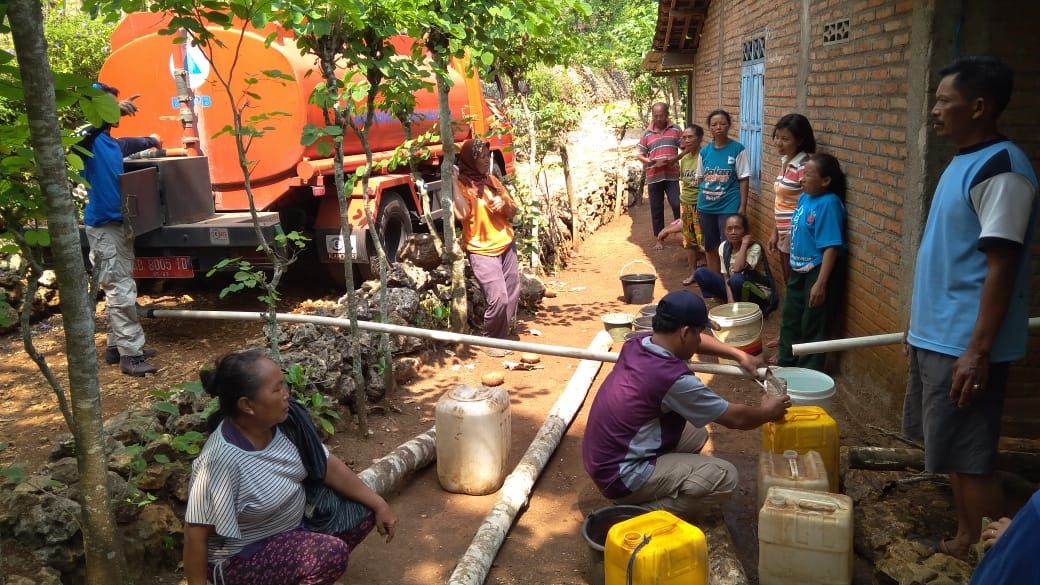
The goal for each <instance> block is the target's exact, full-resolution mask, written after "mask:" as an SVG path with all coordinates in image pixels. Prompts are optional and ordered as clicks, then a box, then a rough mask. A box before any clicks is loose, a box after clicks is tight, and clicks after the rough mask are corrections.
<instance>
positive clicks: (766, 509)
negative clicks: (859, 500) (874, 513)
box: [758, 487, 853, 585]
mask: <svg viewBox="0 0 1040 585" xmlns="http://www.w3.org/2000/svg"><path fill="white" fill-rule="evenodd" d="M852 560H853V557H852V498H850V497H848V496H845V495H842V494H825V493H820V492H808V491H804V490H794V489H785V488H779V487H773V488H770V489H769V493H768V494H767V495H766V501H765V504H764V505H763V506H762V509H761V510H760V511H759V513H758V582H759V583H760V584H761V585H802V584H804V583H812V584H814V585H848V584H849V583H851V582H852Z"/></svg>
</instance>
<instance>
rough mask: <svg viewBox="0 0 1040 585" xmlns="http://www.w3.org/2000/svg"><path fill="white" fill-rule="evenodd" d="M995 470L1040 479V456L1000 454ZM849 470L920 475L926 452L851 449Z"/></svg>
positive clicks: (885, 448)
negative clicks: (902, 472)
mask: <svg viewBox="0 0 1040 585" xmlns="http://www.w3.org/2000/svg"><path fill="white" fill-rule="evenodd" d="M995 468H996V469H997V470H998V471H1010V472H1013V473H1016V474H1020V475H1024V476H1026V477H1035V476H1037V475H1040V454H1038V453H1026V452H1022V451H997V462H996V465H995ZM849 469H870V470H873V471H920V470H922V469H924V451H922V450H920V449H902V448H890V447H849Z"/></svg>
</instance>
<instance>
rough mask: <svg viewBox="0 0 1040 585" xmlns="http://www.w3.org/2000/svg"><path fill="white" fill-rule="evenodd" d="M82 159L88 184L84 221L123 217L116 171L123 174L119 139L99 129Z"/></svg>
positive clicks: (101, 222)
mask: <svg viewBox="0 0 1040 585" xmlns="http://www.w3.org/2000/svg"><path fill="white" fill-rule="evenodd" d="M90 152H91V154H92V155H93V156H91V157H88V158H85V159H84V161H83V167H84V168H83V178H84V179H86V180H87V183H89V184H90V188H89V189H88V190H87V208H86V209H85V210H84V213H83V223H85V224H87V225H89V226H91V227H99V226H103V225H105V224H106V223H111V222H114V221H115V222H121V221H123V203H122V199H121V197H120V192H119V175H121V174H123V150H122V148H121V146H120V144H119V142H118V141H117V140H116V139H115V138H112V137H111V136H109V135H108V133H107V132H101V133H99V134H98V135H97V137H96V138H94V142H93V145H92V148H91V149H90Z"/></svg>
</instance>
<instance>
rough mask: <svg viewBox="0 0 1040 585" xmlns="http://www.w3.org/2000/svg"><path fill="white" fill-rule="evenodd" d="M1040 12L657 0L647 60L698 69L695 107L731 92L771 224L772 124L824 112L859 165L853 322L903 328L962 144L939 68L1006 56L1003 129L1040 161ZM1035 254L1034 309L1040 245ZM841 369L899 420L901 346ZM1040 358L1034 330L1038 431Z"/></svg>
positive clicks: (1025, 372)
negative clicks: (948, 138) (932, 122)
mask: <svg viewBox="0 0 1040 585" xmlns="http://www.w3.org/2000/svg"><path fill="white" fill-rule="evenodd" d="M1037 22H1040V2H1016V1H1014V0H989V1H984V0H958V1H956V2H953V1H950V2H939V1H936V0H915V1H911V0H900V1H892V0H773V1H770V2H763V1H753V0H730V1H725V0H714V1H711V0H661V1H660V3H659V15H658V24H657V30H656V35H655V38H654V40H653V42H652V47H651V50H650V52H649V53H648V54H647V56H646V59H645V61H644V66H645V67H647V68H648V69H651V70H653V71H656V72H657V73H658V74H661V75H675V76H681V78H685V79H686V80H687V83H688V86H687V87H688V88H690V89H691V90H692V91H690V92H689V93H690V94H691V95H692V96H693V99H692V100H691V103H690V110H691V113H692V119H693V120H694V122H695V123H698V124H701V125H702V126H704V120H703V118H704V116H705V115H707V113H708V112H710V111H711V110H714V109H716V108H720V107H721V108H724V109H726V110H728V111H729V112H730V113H731V114H732V115H733V123H734V129H733V132H734V136H735V137H736V138H737V139H738V140H740V141H741V142H743V143H744V144H745V146H746V147H748V149H749V151H750V153H751V154H752V159H753V164H752V168H753V176H752V181H751V183H752V188H751V190H752V195H751V199H750V204H749V214H750V215H751V218H750V219H751V221H752V224H753V228H752V229H753V231H755V232H756V234H757V235H758V236H759V237H767V236H768V234H769V230H770V229H771V226H772V205H773V192H772V182H773V177H775V176H776V174H777V168H778V164H779V160H778V157H777V156H776V154H775V150H774V148H773V141H772V129H773V125H774V124H775V122H776V121H777V120H778V119H779V118H780V117H781V116H783V115H784V114H787V113H791V112H798V113H801V114H804V115H805V116H807V117H808V118H809V120H811V121H812V124H813V128H814V129H815V132H816V137H817V141H818V143H819V145H820V149H821V150H824V151H826V152H829V153H831V154H833V155H835V156H837V157H838V159H839V160H840V161H841V162H842V165H843V167H844V168H845V170H846V173H847V175H848V178H849V193H848V199H847V207H848V216H849V220H848V227H849V245H850V251H849V279H848V288H847V290H848V292H847V295H846V296H847V299H846V303H845V305H846V307H847V308H846V314H845V318H844V319H843V323H844V330H843V335H844V336H860V335H873V334H879V333H889V332H895V331H902V330H903V329H904V328H905V325H906V321H907V316H908V307H909V304H910V295H911V286H912V277H913V268H914V261H915V256H916V251H917V245H918V243H919V241H920V237H921V232H922V229H923V227H924V221H925V218H926V214H927V211H928V204H929V202H930V200H931V195H932V192H933V190H934V186H935V184H936V182H937V181H938V178H939V176H940V174H941V173H942V170H943V169H944V168H945V166H946V163H947V162H948V161H949V159H950V157H951V156H952V152H953V150H952V147H950V145H948V144H946V143H945V142H944V141H943V140H942V139H940V138H938V137H936V136H935V135H934V133H933V132H932V131H931V129H930V127H929V125H928V112H929V110H930V109H931V107H932V104H933V94H934V90H935V86H936V84H937V83H938V79H937V78H936V73H935V72H936V71H937V70H938V69H939V68H941V67H942V66H943V65H945V64H947V63H948V62H950V61H952V60H953V59H954V58H955V57H957V56H959V55H969V54H991V55H996V56H999V57H1001V58H1003V59H1004V60H1006V61H1007V62H1008V63H1009V64H1010V65H1011V66H1012V67H1013V68H1014V70H1015V73H1016V77H1015V93H1014V95H1013V96H1012V99H1011V104H1010V106H1009V107H1008V109H1007V111H1005V112H1004V114H1003V116H1002V117H1001V129H1002V130H1003V132H1004V133H1005V134H1006V135H1008V136H1009V137H1010V138H1012V139H1013V140H1015V141H1016V142H1017V143H1018V144H1019V145H1020V146H1022V147H1023V148H1024V149H1025V150H1026V152H1027V153H1029V155H1030V157H1031V158H1032V160H1033V161H1034V165H1035V167H1036V168H1037V169H1040V114H1038V113H1037V112H1038V111H1040V38H1038V37H1037V36H1036V34H1035V30H1033V29H1034V28H1035V23H1037ZM773 261H774V264H775V262H776V261H777V259H775V258H774V259H773ZM1032 268H1033V270H1032V275H1033V277H1032V279H1033V286H1032V289H1031V296H1032V303H1031V305H1032V307H1033V308H1034V310H1032V311H1031V314H1032V315H1034V316H1037V315H1040V245H1035V246H1034V251H1033V258H1032ZM965 318H970V319H973V318H974V316H973V315H972V316H966V317H965ZM834 370H835V373H836V375H837V378H838V381H839V386H840V388H841V390H842V394H841V398H842V400H843V402H844V403H845V404H846V405H847V406H848V407H849V409H850V411H851V412H852V413H853V414H855V415H857V416H864V417H868V418H877V417H878V416H879V415H883V416H884V417H885V419H886V424H887V425H888V426H893V424H894V421H898V420H899V418H898V417H899V413H900V411H901V405H902V399H903V389H904V385H905V380H906V360H905V358H904V357H903V355H902V353H901V350H900V348H899V347H898V346H886V347H878V348H871V349H860V350H855V351H848V352H845V353H844V354H842V355H840V357H839V358H838V359H837V360H836V363H835V368H834ZM1038 374H1040V331H1034V332H1033V333H1032V334H1031V336H1030V343H1029V351H1028V355H1027V357H1026V359H1025V360H1023V361H1021V362H1019V363H1017V364H1015V366H1014V367H1013V369H1012V379H1011V382H1010V385H1009V396H1008V399H1007V402H1006V407H1005V412H1006V414H1005V429H1004V430H1005V434H1006V435H1015V436H1038V435H1040V424H1038V423H1040V375H1038ZM893 417H895V418H893Z"/></svg>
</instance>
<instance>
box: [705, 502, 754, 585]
mask: <svg viewBox="0 0 1040 585" xmlns="http://www.w3.org/2000/svg"><path fill="white" fill-rule="evenodd" d="M701 529H703V530H704V537H705V539H706V540H707V541H708V566H709V573H710V575H711V576H710V577H709V579H708V582H709V583H711V584H712V585H748V578H747V574H746V573H744V565H743V564H741V562H740V558H739V557H738V556H737V548H736V546H734V545H733V538H732V536H731V535H730V533H729V528H727V527H726V522H725V521H724V520H723V519H722V518H721V517H720V518H718V519H717V520H716V521H715V522H712V523H710V524H707V525H706V526H705V525H701Z"/></svg>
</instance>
